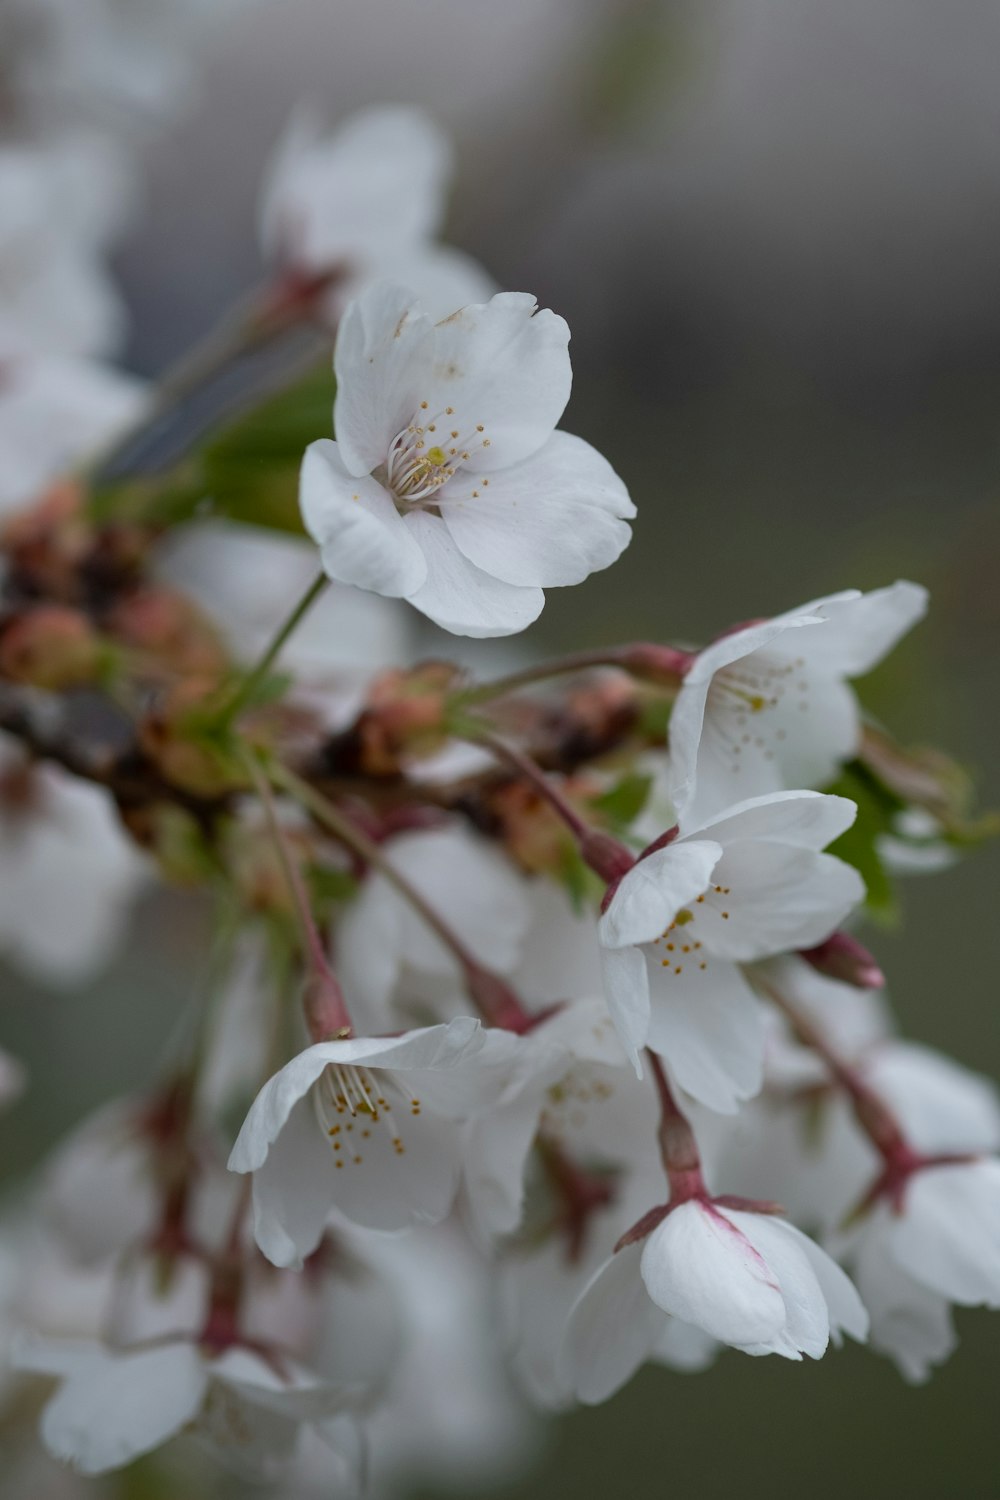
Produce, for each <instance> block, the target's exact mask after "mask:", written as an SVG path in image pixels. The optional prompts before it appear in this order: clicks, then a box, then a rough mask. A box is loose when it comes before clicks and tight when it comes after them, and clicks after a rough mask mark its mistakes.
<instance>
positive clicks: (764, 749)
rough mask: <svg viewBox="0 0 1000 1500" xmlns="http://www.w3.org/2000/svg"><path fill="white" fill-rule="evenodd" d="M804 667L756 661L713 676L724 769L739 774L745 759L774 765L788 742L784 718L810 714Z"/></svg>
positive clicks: (715, 722) (797, 662)
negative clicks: (754, 758)
mask: <svg viewBox="0 0 1000 1500" xmlns="http://www.w3.org/2000/svg"><path fill="white" fill-rule="evenodd" d="M804 668H805V661H804V660H803V659H802V657H796V658H795V659H794V660H783V659H782V660H774V661H768V660H766V659H760V658H757V657H752V658H748V659H747V660H746V661H742V662H736V663H735V665H733V666H732V667H725V668H723V670H722V671H720V672H717V673H716V675H715V677H714V678H713V679H712V685H711V687H710V689H709V703H710V706H711V709H712V711H713V712H712V721H713V729H714V732H715V737H716V740H717V742H718V743H719V744H720V747H721V748H722V749H723V751H724V753H725V755H726V757H727V759H728V761H729V768H730V770H731V771H733V772H738V771H739V769H740V764H741V761H742V760H744V759H745V758H746V756H747V755H751V756H753V755H761V756H763V758H764V760H774V759H775V758H776V756H777V754H778V747H779V746H780V745H781V744H782V742H783V741H784V740H785V739H787V737H788V730H787V727H786V726H787V715H788V712H789V710H791V709H793V708H796V709H797V710H798V712H799V713H800V714H806V713H808V712H809V680H808V678H807V677H806V675H805V671H804Z"/></svg>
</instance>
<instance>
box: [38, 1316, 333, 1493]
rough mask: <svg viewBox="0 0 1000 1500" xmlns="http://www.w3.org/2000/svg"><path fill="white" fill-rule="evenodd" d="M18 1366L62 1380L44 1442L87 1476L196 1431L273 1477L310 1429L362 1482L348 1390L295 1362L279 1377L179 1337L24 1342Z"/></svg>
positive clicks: (258, 1361)
mask: <svg viewBox="0 0 1000 1500" xmlns="http://www.w3.org/2000/svg"><path fill="white" fill-rule="evenodd" d="M15 1362H16V1364H17V1366H18V1367H19V1368H20V1369H22V1370H32V1371H35V1372H36V1373H38V1374H42V1375H51V1376H54V1377H56V1378H57V1379H58V1380H59V1381H60V1384H59V1387H58V1389H57V1390H56V1392H55V1394H54V1395H53V1396H52V1397H51V1398H50V1400H49V1402H48V1404H47V1405H46V1407H45V1409H44V1411H43V1413H42V1419H41V1435H42V1441H43V1442H44V1443H45V1446H46V1447H47V1448H48V1450H49V1452H50V1453H51V1454H52V1455H53V1457H55V1458H59V1459H61V1460H63V1462H65V1463H69V1464H72V1465H73V1466H74V1467H75V1468H77V1469H79V1470H80V1472H81V1473H83V1474H103V1473H106V1472H108V1471H109V1470H113V1469H118V1468H122V1467H124V1465H125V1464H128V1463H131V1462H132V1461H133V1460H134V1459H136V1458H139V1457H140V1456H141V1455H142V1454H144V1453H149V1452H152V1451H153V1449H155V1448H158V1447H160V1446H161V1444H163V1443H165V1442H168V1441H169V1440H170V1439H171V1438H173V1437H176V1436H177V1435H178V1434H179V1433H180V1432H182V1431H184V1430H191V1431H192V1432H193V1434H194V1435H196V1436H198V1437H199V1438H200V1439H201V1440H202V1441H203V1442H205V1443H207V1444H208V1445H209V1446H210V1447H211V1448H212V1449H213V1450H214V1451H215V1452H216V1453H217V1454H218V1456H219V1457H221V1458H222V1459H223V1460H224V1461H226V1462H228V1463H229V1464H230V1465H231V1466H232V1467H233V1468H235V1469H236V1470H237V1471H238V1472H240V1473H244V1474H247V1475H253V1476H255V1477H260V1476H261V1475H264V1476H272V1477H274V1476H276V1474H277V1473H278V1472H279V1471H280V1469H281V1467H282V1466H283V1464H284V1463H285V1462H286V1461H287V1460H288V1459H289V1458H290V1457H291V1455H292V1451H293V1450H294V1446H295V1443H296V1440H297V1437H298V1433H299V1428H300V1426H301V1425H302V1424H303V1423H309V1424H310V1425H312V1426H315V1427H318V1428H319V1429H320V1430H321V1432H322V1434H323V1436H324V1437H325V1438H326V1440H327V1441H328V1442H329V1443H330V1444H331V1446H333V1447H334V1448H335V1449H337V1450H338V1452H339V1453H340V1454H341V1456H342V1458H343V1460H344V1469H345V1477H347V1478H350V1477H353V1479H354V1480H355V1481H356V1480H357V1478H358V1474H357V1468H358V1465H359V1460H360V1451H359V1448H358V1440H357V1433H356V1430H355V1429H354V1427H353V1424H352V1423H351V1420H350V1418H349V1417H346V1416H345V1415H344V1405H345V1401H344V1396H343V1393H342V1392H340V1391H337V1390H335V1389H333V1388H331V1387H329V1386H327V1385H325V1384H324V1383H323V1382H322V1381H319V1380H318V1379H317V1378H316V1377H315V1376H314V1375H312V1374H311V1372H309V1371H308V1370H305V1369H302V1368H299V1367H297V1366H295V1365H293V1364H292V1363H291V1362H290V1361H285V1362H283V1369H282V1371H281V1373H279V1372H278V1371H277V1370H275V1369H274V1368H273V1366H272V1365H271V1364H270V1363H269V1362H268V1361H267V1360H265V1359H264V1358H263V1357H262V1356H261V1355H259V1354H257V1353H255V1352H253V1351H251V1350H250V1349H247V1348H243V1347H233V1348H230V1349H226V1350H224V1351H222V1352H221V1353H212V1352H211V1351H208V1350H206V1349H205V1348H204V1347H203V1346H201V1345H199V1344H198V1343H196V1342H195V1341H194V1340H192V1339H186V1338H177V1339H169V1340H165V1341H161V1342H151V1343H150V1344H149V1345H147V1346H142V1345H139V1346H136V1347H134V1348H127V1349H122V1350H112V1349H108V1348H103V1347H101V1346H100V1345H88V1344H85V1343H84V1344H79V1343H77V1344H60V1343H56V1342H43V1341H41V1340H38V1341H31V1342H28V1341H26V1342H24V1343H23V1344H22V1345H21V1346H20V1347H19V1348H18V1349H17V1350H16V1352H15ZM352 1471H354V1472H353V1475H352Z"/></svg>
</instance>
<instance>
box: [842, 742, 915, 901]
mask: <svg viewBox="0 0 1000 1500" xmlns="http://www.w3.org/2000/svg"><path fill="white" fill-rule="evenodd" d="M828 790H829V791H830V792H834V793H836V795H837V796H839V797H849V798H850V799H851V801H852V802H856V803H857V807H858V815H857V818H856V819H855V821H854V823H853V824H852V825H851V827H850V828H848V830H847V832H846V833H843V834H841V836H840V838H839V839H837V840H836V841H835V842H834V843H832V844H831V845H830V848H829V853H830V854H835V855H837V857H838V858H839V859H842V860H844V861H845V863H847V864H849V865H853V866H854V868H855V869H856V870H857V871H858V873H859V874H860V876H861V877H862V879H863V880H864V882H865V885H866V886H867V890H868V894H867V897H866V899H865V908H866V910H867V912H868V914H869V916H871V917H873V918H874V919H875V920H877V921H880V922H883V923H885V924H890V923H892V922H894V921H895V920H896V918H897V916H898V906H897V902H896V894H895V888H894V886H893V882H892V877H891V876H890V874H889V872H888V870H887V869H886V867H885V863H884V861H883V860H882V856H881V855H880V853H879V849H878V840H879V838H880V837H881V836H882V835H883V834H886V833H890V832H891V831H892V819H893V815H894V814H895V813H896V812H898V811H899V808H900V805H901V804H900V803H899V801H898V800H897V799H896V798H895V797H893V796H892V794H891V793H888V792H886V790H885V789H884V788H883V787H881V786H880V785H879V784H878V783H877V782H876V781H875V780H874V779H873V778H872V777H871V776H869V775H868V773H867V772H866V771H865V768H864V767H863V766H861V765H859V764H858V763H857V762H852V763H851V764H850V765H847V766H845V767H844V770H843V772H842V774H841V776H840V778H839V780H838V781H836V782H835V783H834V785H833V786H831V787H829V788H828Z"/></svg>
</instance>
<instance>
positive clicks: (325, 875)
mask: <svg viewBox="0 0 1000 1500" xmlns="http://www.w3.org/2000/svg"><path fill="white" fill-rule="evenodd" d="M309 888H310V890H311V891H312V893H313V895H314V896H315V898H316V900H317V901H320V902H323V903H330V904H333V903H334V902H337V901H347V900H349V899H350V897H351V896H353V895H354V893H355V891H356V890H357V888H358V882H357V881H356V880H355V879H354V876H353V875H349V874H348V873H347V871H346V870H337V869H335V868H333V867H332V866H330V865H313V866H312V867H311V869H310V871H309Z"/></svg>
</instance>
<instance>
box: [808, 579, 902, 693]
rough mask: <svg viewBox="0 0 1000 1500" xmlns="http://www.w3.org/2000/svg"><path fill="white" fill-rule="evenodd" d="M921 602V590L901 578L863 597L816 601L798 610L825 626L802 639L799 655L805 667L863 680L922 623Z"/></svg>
mask: <svg viewBox="0 0 1000 1500" xmlns="http://www.w3.org/2000/svg"><path fill="white" fill-rule="evenodd" d="M927 602H928V594H927V590H926V589H925V588H924V587H923V586H922V585H921V584H919V583H909V582H907V581H906V580H905V579H904V580H901V581H900V582H898V583H893V584H890V585H889V586H888V587H887V588H882V589H873V590H872V591H871V593H868V594H860V595H859V594H854V596H853V597H851V595H850V594H847V595H833V596H832V597H831V598H829V599H817V600H815V601H814V603H812V604H807V605H805V606H804V608H805V609H806V610H808V611H809V612H810V613H813V612H815V613H816V614H820V615H823V616H824V617H825V619H826V620H827V621H828V626H827V628H826V629H824V630H816V631H810V632H808V634H807V635H804V636H803V638H802V647H801V650H802V655H803V656H804V657H805V659H806V663H807V665H808V666H809V667H813V668H822V669H823V670H824V671H827V672H830V673H836V674H837V675H839V676H842V677H863V676H864V674H865V673H866V672H870V671H871V669H872V668H873V667H874V666H876V665H877V664H878V663H879V662H880V661H881V660H882V658H883V657H884V656H888V654H889V652H890V651H891V650H892V648H893V646H895V644H896V642H897V641H899V640H900V639H901V638H902V637H903V636H904V635H905V634H906V633H907V631H909V630H912V628H913V626H914V625H915V624H916V623H917V621H918V620H921V619H923V617H924V615H925V614H926V613H927ZM797 644H798V643H797Z"/></svg>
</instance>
